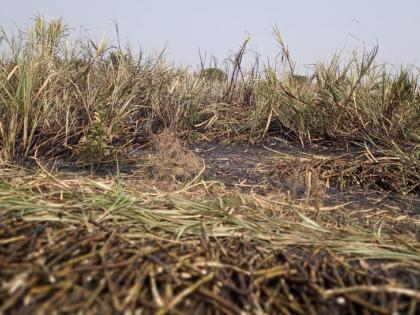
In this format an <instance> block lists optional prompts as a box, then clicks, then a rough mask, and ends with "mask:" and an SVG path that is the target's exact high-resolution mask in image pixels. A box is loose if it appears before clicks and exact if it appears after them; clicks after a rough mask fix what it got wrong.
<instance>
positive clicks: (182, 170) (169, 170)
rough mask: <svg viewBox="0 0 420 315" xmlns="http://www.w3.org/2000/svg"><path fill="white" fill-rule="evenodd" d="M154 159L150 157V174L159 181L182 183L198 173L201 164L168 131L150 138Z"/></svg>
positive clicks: (171, 132) (197, 158) (201, 166)
mask: <svg viewBox="0 0 420 315" xmlns="http://www.w3.org/2000/svg"><path fill="white" fill-rule="evenodd" d="M152 141H153V146H154V149H155V153H154V155H155V158H154V157H153V156H152V157H151V159H150V160H151V161H154V162H152V166H151V167H150V168H151V172H152V173H153V177H155V178H156V177H157V178H158V179H160V180H165V179H166V180H168V179H171V180H174V181H176V182H182V181H185V180H190V179H192V178H193V177H194V176H196V175H197V174H199V173H200V170H201V169H202V168H203V162H202V161H201V160H200V159H199V157H198V156H197V155H195V154H194V153H193V152H191V151H189V150H188V149H187V148H186V147H185V145H184V143H183V142H182V140H180V139H179V137H177V136H176V134H175V133H174V132H173V131H170V130H168V129H165V130H163V131H162V132H161V133H159V134H157V135H155V136H154V137H153V138H152Z"/></svg>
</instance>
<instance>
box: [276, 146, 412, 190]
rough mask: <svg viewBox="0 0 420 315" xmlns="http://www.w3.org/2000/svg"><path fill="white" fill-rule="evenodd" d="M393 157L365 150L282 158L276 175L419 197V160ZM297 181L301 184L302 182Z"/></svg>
mask: <svg viewBox="0 0 420 315" xmlns="http://www.w3.org/2000/svg"><path fill="white" fill-rule="evenodd" d="M392 155H393V154H392V153H391V154H386V152H383V151H380V150H369V149H365V150H358V151H356V152H351V153H345V154H341V155H333V156H320V157H310V158H309V157H308V158H301V159H286V160H285V159H280V160H278V161H277V162H275V163H274V169H275V170H274V172H273V175H274V176H279V180H283V181H290V180H291V179H293V178H295V181H296V179H300V182H301V183H302V182H303V181H305V182H306V180H305V178H308V177H311V178H312V180H317V181H318V183H317V185H321V186H326V187H336V188H338V189H339V190H340V191H345V190H346V189H347V190H348V189H351V188H352V187H354V186H359V187H361V188H363V189H371V190H379V191H393V192H396V193H400V194H403V195H407V194H413V195H415V194H418V193H419V191H420V163H419V161H418V160H416V159H408V160H407V159H406V156H405V155H404V154H401V155H399V156H395V155H394V156H392ZM314 174H315V176H314ZM296 182H297V183H299V180H298V181H296ZM317 185H315V187H316V186H317ZM307 186H308V185H307ZM321 186H320V187H321Z"/></svg>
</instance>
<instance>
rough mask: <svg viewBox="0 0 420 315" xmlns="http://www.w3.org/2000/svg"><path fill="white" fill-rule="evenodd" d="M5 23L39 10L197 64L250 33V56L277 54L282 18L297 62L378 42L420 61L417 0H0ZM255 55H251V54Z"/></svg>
mask: <svg viewBox="0 0 420 315" xmlns="http://www.w3.org/2000/svg"><path fill="white" fill-rule="evenodd" d="M0 4H1V8H2V10H0V25H1V26H2V27H3V28H4V29H5V30H6V31H7V32H10V31H16V30H18V29H24V28H26V27H27V26H29V25H30V24H31V23H32V20H31V18H32V17H34V16H35V15H43V16H44V17H45V18H47V19H50V18H53V17H61V18H62V19H63V20H64V22H66V23H67V24H68V25H69V26H70V27H72V28H74V32H75V33H78V32H82V33H83V32H88V33H89V34H90V36H91V37H92V38H94V39H96V40H97V41H99V40H100V39H101V38H102V37H103V36H106V37H107V38H109V39H111V40H115V38H116V32H115V27H114V21H116V22H117V24H118V28H119V33H120V39H121V40H122V42H123V43H124V42H127V41H129V42H130V44H131V46H132V47H134V48H139V49H142V50H144V51H145V52H146V53H150V54H153V53H157V52H159V51H161V50H162V49H163V48H165V57H166V59H167V60H169V61H171V62H175V63H176V64H183V65H198V64H199V62H200V58H199V53H198V52H199V50H200V51H201V53H202V56H203V57H204V56H205V55H207V62H208V61H209V56H214V57H216V59H217V60H218V61H219V62H222V61H223V60H224V58H227V57H229V56H230V55H232V53H233V52H234V51H236V50H237V49H238V47H239V46H240V45H241V43H242V42H243V40H244V39H245V38H246V37H247V36H250V38H251V40H250V43H249V46H248V48H249V51H248V56H254V55H255V54H258V55H260V57H261V59H262V60H263V61H265V60H268V59H270V60H273V58H275V56H276V55H278V53H279V47H278V45H277V43H276V41H275V39H274V36H273V25H277V27H278V28H279V30H280V32H281V34H282V37H283V39H284V41H285V42H286V44H287V46H288V48H289V51H290V54H291V57H292V58H293V59H294V60H295V61H296V63H297V66H298V69H306V68H307V67H310V65H311V64H313V63H315V62H317V61H322V60H324V61H328V60H329V59H330V58H331V56H332V55H333V54H334V53H337V52H341V53H342V54H343V55H345V56H346V55H350V54H351V52H352V51H353V50H354V49H358V50H359V51H363V49H366V50H370V49H372V48H373V47H374V45H376V44H377V45H379V53H378V61H379V62H381V63H391V64H393V65H395V66H400V65H412V64H414V65H417V66H418V65H420V38H419V29H420V1H419V0H401V1H394V0H381V1H379V0H353V1H338V0H317V1H314V0H306V1H303V0H294V1H291V0H289V1H283V0H259V1H256V0H224V1H222V0H212V1H205V0H166V1H164V0H148V1H146V0H137V1H134V0H119V1H115V0H114V1H109V0H101V1H99V0H71V1H59V0H26V1H24V0H13V1H10V0H0ZM251 59H252V58H251Z"/></svg>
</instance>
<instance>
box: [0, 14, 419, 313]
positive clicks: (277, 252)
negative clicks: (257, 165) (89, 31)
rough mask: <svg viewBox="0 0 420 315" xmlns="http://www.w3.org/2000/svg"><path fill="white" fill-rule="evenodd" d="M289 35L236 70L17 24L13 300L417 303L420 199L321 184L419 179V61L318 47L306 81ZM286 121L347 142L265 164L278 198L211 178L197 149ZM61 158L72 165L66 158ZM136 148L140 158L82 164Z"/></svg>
mask: <svg viewBox="0 0 420 315" xmlns="http://www.w3.org/2000/svg"><path fill="white" fill-rule="evenodd" d="M275 38H276V40H277V42H278V43H279V45H280V49H281V52H282V54H283V58H282V62H281V63H280V64H276V65H273V64H267V65H262V64H260V62H259V61H258V60H256V62H255V64H254V65H253V66H252V67H251V68H249V69H246V68H245V67H244V66H243V65H242V59H243V56H244V54H245V53H246V47H247V44H248V42H249V39H247V40H245V42H244V43H243V44H242V45H241V47H240V48H239V50H238V52H237V53H236V54H234V56H233V57H232V62H231V63H230V64H228V65H227V66H226V70H227V73H226V75H227V77H226V76H225V75H224V73H223V74H222V73H221V72H219V71H216V70H209V71H207V72H206V70H204V69H202V71H199V72H194V71H191V70H190V69H189V68H185V69H184V68H176V67H174V66H173V65H169V64H167V63H166V62H165V60H164V59H163V58H162V56H157V57H146V56H145V54H143V53H141V54H139V55H135V54H133V53H132V52H131V50H130V49H121V48H118V49H117V48H114V47H113V46H112V44H110V43H108V42H107V41H105V40H102V41H101V42H99V43H95V42H93V41H91V40H89V39H86V37H80V38H78V39H75V40H74V41H73V42H72V43H71V44H68V39H69V29H68V28H67V26H66V25H64V24H63V23H62V21H59V20H53V21H50V22H46V21H45V20H44V19H43V18H42V17H37V18H36V19H35V23H34V25H33V27H30V28H29V29H28V30H27V31H26V32H20V33H18V35H14V36H13V35H12V36H9V35H8V34H3V39H4V42H5V43H6V44H7V45H8V47H7V48H6V49H5V53H4V54H3V55H2V56H1V57H0V157H1V160H2V161H3V163H2V164H1V166H0V222H1V223H0V301H1V302H0V313H2V312H4V313H9V312H12V313H13V312H26V313H34V312H37V311H39V312H46V313H49V312H52V311H56V312H59V313H60V312H80V313H99V312H104V313H109V312H126V313H127V314H131V313H133V312H134V313H146V314H149V313H158V314H166V313H171V314H179V313H189V312H193V311H194V312H199V313H205V314H244V313H252V314H273V313H281V314H316V313H332V314H359V313H364V314H388V313H390V312H391V313H397V312H399V313H406V314H410V315H411V314H417V313H418V312H419V307H420V306H419V300H420V296H419V292H418V281H417V279H418V278H419V277H420V274H419V270H420V267H419V266H420V265H419V264H420V260H419V257H420V247H419V234H418V231H419V217H418V213H416V212H415V211H411V210H412V209H414V208H415V203H413V205H414V206H412V207H411V208H410V207H408V208H407V209H411V210H404V211H403V210H402V207H395V206H394V205H390V204H386V203H385V201H383V199H381V200H380V201H378V202H376V203H375V205H374V206H372V207H368V208H363V207H360V208H358V209H354V208H351V207H348V204H343V203H340V202H338V203H337V202H336V203H335V204H333V205H328V206H327V205H326V204H325V203H324V198H326V194H327V189H328V188H329V187H331V186H334V185H336V186H337V187H338V188H340V189H344V188H346V187H347V188H349V187H350V188H351V187H352V186H353V185H360V186H363V187H364V188H365V189H374V190H379V191H382V192H383V191H386V192H387V193H390V192H396V193H400V194H406V195H410V196H411V197H413V196H415V195H416V194H418V193H419V188H420V187H419V182H420V176H419V172H420V168H419V148H420V145H419V141H420V125H419V121H420V106H419V104H420V93H419V89H418V84H417V78H418V73H417V72H416V70H414V69H400V70H397V71H395V70H390V68H389V67H387V66H385V65H378V64H377V63H376V62H375V57H376V53H377V50H376V49H373V50H372V51H371V52H368V53H363V54H361V55H360V54H355V56H354V57H353V58H352V59H350V60H348V61H347V62H344V60H342V59H341V58H340V57H339V56H336V57H334V58H333V60H331V61H330V62H328V63H322V62H319V63H317V64H316V65H315V66H314V69H313V79H311V80H310V81H308V80H306V79H304V78H303V77H300V76H299V75H297V74H296V73H295V71H294V68H295V67H294V63H293V60H292V58H291V55H290V52H289V49H288V48H287V47H286V46H285V43H284V42H283V40H282V38H281V36H280V33H279V32H278V30H276V29H275ZM208 72H210V74H211V75H210V77H208V76H206V75H203V73H208ZM213 74H214V75H215V77H213ZM273 136H276V138H275V139H277V140H276V141H282V142H288V143H289V144H293V145H295V146H296V145H299V146H301V147H308V146H314V145H317V146H319V147H323V148H324V149H325V148H334V149H338V148H340V149H341V151H340V152H341V153H340V154H334V155H332V154H329V155H328V154H327V155H326V156H323V157H321V156H312V157H300V158H298V159H297V158H296V156H293V155H287V154H283V153H281V154H280V157H281V161H276V162H274V163H271V164H270V166H271V169H269V170H268V174H271V176H272V179H271V180H273V179H274V180H277V181H279V182H280V183H283V182H284V183H285V184H286V185H288V186H290V190H291V193H289V194H283V193H281V192H279V191H270V192H269V193H266V194H265V195H264V196H262V195H259V194H258V193H256V192H255V191H257V190H255V191H254V192H253V191H249V190H248V191H247V192H245V191H241V190H239V189H238V190H236V189H232V190H229V189H227V188H225V187H224V185H223V184H224V183H217V182H215V181H205V180H204V178H210V179H211V178H212V175H213V174H209V173H208V172H207V170H206V164H205V161H204V160H200V159H199V157H198V156H197V155H196V154H194V153H192V152H191V151H189V150H188V149H187V144H188V142H187V141H190V142H193V141H196V142H199V141H208V142H210V141H225V142H229V141H230V142H246V143H257V142H264V141H267V140H268V139H274V138H273ZM146 144H149V145H148V146H147V145H146ZM139 150H144V152H147V153H149V155H148V156H147V157H144V156H141V155H140V154H136V153H135V152H137V153H138V152H139ZM324 152H325V151H324ZM243 154H244V156H245V153H243ZM254 158H255V157H254ZM257 158H258V157H257ZM28 161H32V162H33V161H35V162H36V165H35V164H33V168H32V169H23V168H22V167H19V166H18V165H22V164H23V163H26V162H28ZM64 162H65V163H73V165H74V166H75V168H74V169H72V171H74V172H67V173H62V172H59V171H58V172H56V171H53V170H52V169H54V167H51V168H50V166H51V165H59V164H60V163H64ZM239 162H240V161H239ZM239 162H237V163H239ZM123 163H131V164H132V165H134V166H136V167H138V168H139V169H140V171H138V173H134V174H132V173H124V172H117V173H116V175H114V176H109V175H106V176H105V175H104V174H102V176H94V175H92V174H91V175H89V176H88V175H86V174H84V173H82V172H81V169H79V168H78V167H77V166H83V167H85V166H91V170H94V168H95V167H100V166H104V165H105V166H106V165H117V169H118V168H119V166H120V165H121V164H123ZM92 173H94V172H93V171H92ZM249 174H252V172H250V173H249ZM249 174H248V173H247V176H248V177H249V176H250V175H249ZM203 175H206V176H203ZM287 181H290V185H289V184H288V183H287ZM242 184H243V183H240V185H242ZM245 185H246V184H245ZM245 185H242V186H245ZM293 185H295V186H296V187H297V186H298V185H303V187H304V191H305V196H304V198H303V200H299V199H298V198H294V196H293V193H294V190H295V188H296V187H294V186H293ZM226 187H227V185H226ZM411 197H410V198H411ZM414 210H416V209H414ZM410 211H411V212H410Z"/></svg>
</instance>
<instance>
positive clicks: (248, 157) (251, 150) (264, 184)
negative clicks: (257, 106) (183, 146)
mask: <svg viewBox="0 0 420 315" xmlns="http://www.w3.org/2000/svg"><path fill="white" fill-rule="evenodd" d="M190 150H192V151H193V152H195V153H196V154H198V155H199V156H200V157H201V158H203V159H204V161H205V163H206V167H207V172H206V179H209V180H218V181H221V182H222V183H224V185H225V186H226V187H227V188H234V189H239V190H241V191H254V192H257V193H259V194H263V195H265V194H271V193H276V192H280V193H289V194H291V195H292V197H293V198H295V199H301V200H303V199H305V198H308V197H309V198H311V197H312V198H314V197H315V198H317V197H318V198H322V201H323V203H324V204H325V205H327V206H330V205H334V204H338V203H348V204H349V206H350V207H352V208H354V209H358V208H360V207H369V206H370V207H372V206H378V205H380V204H384V203H387V204H388V205H392V206H394V207H398V208H400V209H401V210H403V211H409V212H411V213H413V214H415V213H416V214H420V198H418V197H416V196H408V197H406V196H402V195H400V194H396V193H390V192H383V191H382V192H381V191H375V190H369V189H362V188H361V187H357V186H351V187H346V188H345V189H340V188H339V187H338V185H337V184H332V185H330V186H329V187H322V192H321V193H320V194H318V196H316V195H315V196H313V194H309V195H308V192H307V187H306V186H307V184H306V182H305V178H303V177H304V176H302V174H298V173H294V172H293V169H292V170H290V169H288V170H287V171H286V172H279V167H280V168H281V167H282V166H283V163H282V162H281V161H283V160H284V158H285V155H286V157H287V160H288V161H289V162H290V161H292V162H293V159H296V160H298V159H300V158H305V159H310V158H311V157H314V156H324V155H327V156H329V155H334V154H340V153H341V151H339V150H331V149H328V148H313V149H301V148H297V147H295V146H289V145H286V144H279V143H278V142H275V141H273V142H271V143H270V142H267V143H265V144H261V145H249V144H221V143H199V144H195V145H191V146H190ZM297 163H299V162H297ZM319 185H322V183H319Z"/></svg>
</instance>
